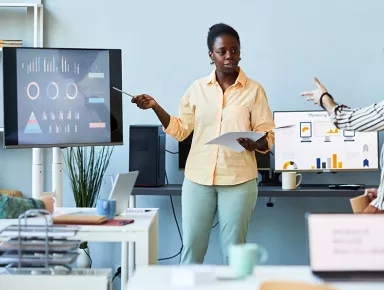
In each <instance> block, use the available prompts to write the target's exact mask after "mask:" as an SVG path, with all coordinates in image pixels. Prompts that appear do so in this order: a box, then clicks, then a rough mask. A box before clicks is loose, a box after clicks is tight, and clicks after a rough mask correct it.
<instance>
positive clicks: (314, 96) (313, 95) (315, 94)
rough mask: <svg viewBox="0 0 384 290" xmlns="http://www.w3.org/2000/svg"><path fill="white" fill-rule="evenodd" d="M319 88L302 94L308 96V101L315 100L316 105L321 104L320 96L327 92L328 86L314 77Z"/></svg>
mask: <svg viewBox="0 0 384 290" xmlns="http://www.w3.org/2000/svg"><path fill="white" fill-rule="evenodd" d="M314 81H315V84H316V86H317V88H316V89H315V90H313V91H307V92H302V93H301V94H300V96H306V97H307V99H306V100H307V102H308V101H313V102H314V103H315V104H316V105H319V104H320V97H321V95H322V94H324V93H327V92H328V91H327V89H326V87H324V86H323V85H322V84H321V83H320V81H319V80H318V79H317V78H314Z"/></svg>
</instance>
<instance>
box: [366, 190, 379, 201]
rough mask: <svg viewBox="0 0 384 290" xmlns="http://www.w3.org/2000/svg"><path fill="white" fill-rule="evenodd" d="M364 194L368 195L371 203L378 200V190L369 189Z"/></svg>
mask: <svg viewBox="0 0 384 290" xmlns="http://www.w3.org/2000/svg"><path fill="white" fill-rule="evenodd" d="M364 194H365V195H368V198H369V201H373V200H375V199H376V198H377V188H367V189H366V190H365V192H364Z"/></svg>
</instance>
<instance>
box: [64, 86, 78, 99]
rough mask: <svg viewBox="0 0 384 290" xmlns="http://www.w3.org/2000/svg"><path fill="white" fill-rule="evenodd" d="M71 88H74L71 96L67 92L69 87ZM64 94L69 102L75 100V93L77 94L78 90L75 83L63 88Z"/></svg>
mask: <svg viewBox="0 0 384 290" xmlns="http://www.w3.org/2000/svg"><path fill="white" fill-rule="evenodd" d="M71 86H73V87H74V88H75V93H74V94H73V95H72V96H71V95H70V94H69V92H68V90H69V89H70V87H71ZM65 93H66V94H67V98H68V99H70V100H74V99H76V97H77V93H78V90H77V86H76V84H75V83H69V84H67V87H66V88H65Z"/></svg>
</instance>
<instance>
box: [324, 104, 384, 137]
mask: <svg viewBox="0 0 384 290" xmlns="http://www.w3.org/2000/svg"><path fill="white" fill-rule="evenodd" d="M330 117H331V119H332V122H333V123H334V124H335V126H336V127H337V128H339V129H342V130H346V131H360V132H372V131H381V130H384V101H381V102H379V103H374V104H372V105H370V106H368V107H364V108H360V109H350V108H348V107H346V106H344V105H339V106H336V107H335V108H334V109H333V110H332V113H331V114H330Z"/></svg>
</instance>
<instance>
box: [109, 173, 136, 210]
mask: <svg viewBox="0 0 384 290" xmlns="http://www.w3.org/2000/svg"><path fill="white" fill-rule="evenodd" d="M138 175H139V172H138V171H132V172H128V173H120V174H118V175H117V177H116V179H115V182H114V183H113V186H112V190H111V193H110V194H109V198H108V199H109V200H111V199H115V200H116V215H119V214H122V213H123V212H125V210H126V209H127V208H128V205H129V198H130V196H131V194H132V189H133V187H134V185H135V183H136V179H137V176H138Z"/></svg>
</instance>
